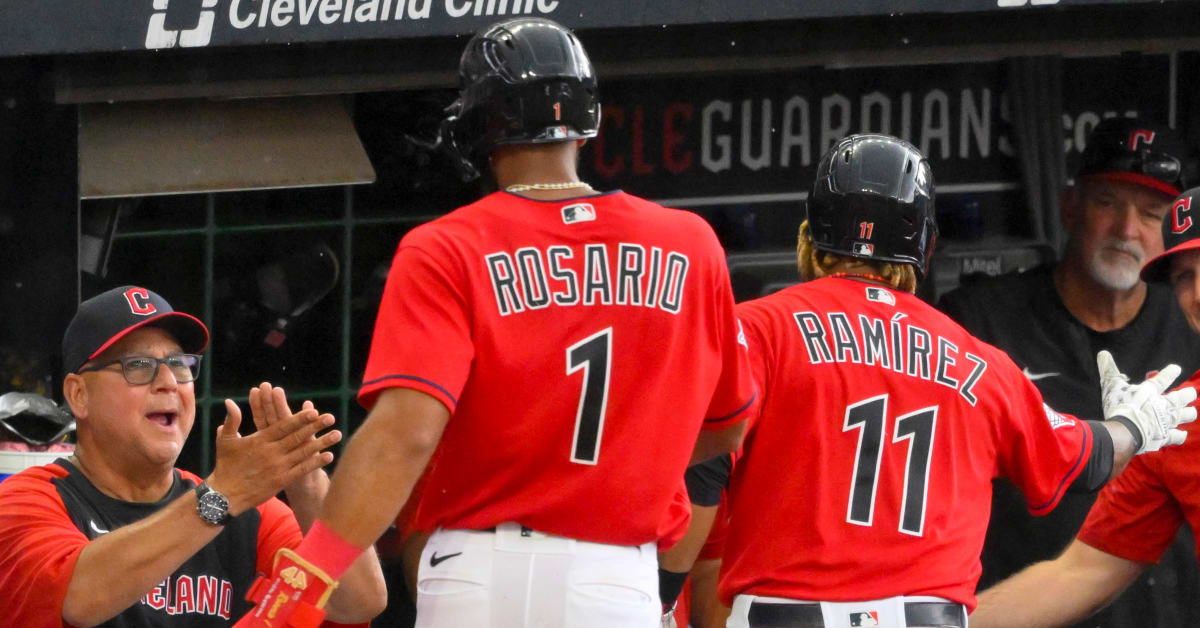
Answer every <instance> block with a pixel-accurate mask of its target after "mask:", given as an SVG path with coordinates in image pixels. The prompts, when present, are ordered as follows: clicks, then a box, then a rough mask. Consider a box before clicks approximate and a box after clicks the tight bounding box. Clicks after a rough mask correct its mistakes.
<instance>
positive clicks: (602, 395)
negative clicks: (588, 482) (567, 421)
mask: <svg viewBox="0 0 1200 628" xmlns="http://www.w3.org/2000/svg"><path fill="white" fill-rule="evenodd" d="M611 355H612V327H606V328H604V329H602V330H600V331H598V332H596V333H594V334H592V335H591V336H588V337H587V338H584V339H583V340H580V341H579V342H577V343H575V344H573V345H571V346H570V347H567V375H571V374H573V373H575V372H576V371H578V370H580V369H582V370H583V392H582V393H580V395H579V410H577V411H576V412H575V436H574V438H572V439H571V462H578V463H579V464H596V461H597V460H598V459H599V458H600V434H601V432H602V431H603V430H604V411H605V409H606V408H607V407H608V380H609V375H610V367H611V362H610V360H609V356H611Z"/></svg>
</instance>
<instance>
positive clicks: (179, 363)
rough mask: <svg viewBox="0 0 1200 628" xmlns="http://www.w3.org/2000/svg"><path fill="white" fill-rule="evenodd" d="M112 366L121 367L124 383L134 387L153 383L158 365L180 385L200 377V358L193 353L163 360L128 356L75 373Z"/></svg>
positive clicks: (142, 356) (172, 356)
mask: <svg viewBox="0 0 1200 628" xmlns="http://www.w3.org/2000/svg"><path fill="white" fill-rule="evenodd" d="M114 364H120V365H121V374H122V375H124V376H125V381H127V382H129V383H130V384H133V385H134V386H141V385H143V384H149V383H150V382H152V381H154V377H155V376H156V375H158V366H159V365H160V364H164V365H166V367H167V369H168V370H170V371H171V375H174V376H175V381H176V382H179V383H180V384H186V383H188V382H194V381H196V377H198V376H199V375H200V356H198V355H196V354H194V353H176V354H175V355H169V356H167V357H165V358H156V357H154V356H149V355H130V356H125V357H123V358H117V359H116V360H112V361H111V362H105V363H103V364H94V365H92V366H88V367H84V368H81V369H79V370H78V371H75V372H76V373H86V372H88V371H99V370H101V369H106V368H108V367H110V366H112V365H114Z"/></svg>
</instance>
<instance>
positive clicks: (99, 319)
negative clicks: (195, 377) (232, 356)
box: [62, 286, 208, 373]
mask: <svg viewBox="0 0 1200 628" xmlns="http://www.w3.org/2000/svg"><path fill="white" fill-rule="evenodd" d="M147 325H152V326H154V327H161V328H163V329H165V330H167V331H168V332H170V334H171V335H172V336H174V337H175V340H176V341H177V342H179V346H180V347H182V348H183V350H184V351H185V352H186V353H200V352H201V351H204V348H205V347H207V346H208V328H207V327H205V326H204V323H201V322H200V319H198V318H196V317H195V316H192V315H191V314H185V313H183V312H176V311H175V310H174V309H173V308H172V307H171V304H170V303H167V300H166V299H164V298H162V297H161V296H159V295H158V294H157V293H155V292H153V291H151V290H148V289H146V288H141V287H138V286H121V287H119V288H113V289H112V290H109V291H107V292H102V293H100V294H98V295H96V296H94V297H92V298H90V299H88V300H86V301H84V302H83V303H80V304H79V309H78V310H76V312H75V317H74V318H72V319H71V323H70V324H69V325H67V332H66V333H65V334H63V344H62V351H63V370H64V371H65V372H66V373H74V372H75V371H77V370H79V367H81V366H83V365H84V364H86V363H87V361H88V360H91V359H94V358H95V357H96V356H98V355H100V354H101V353H103V352H104V350H105V349H107V348H109V347H111V346H112V345H113V344H114V343H115V342H117V341H118V340H120V339H122V338H124V337H125V336H127V335H129V333H130V332H132V331H133V330H135V329H138V328H140V327H145V326H147Z"/></svg>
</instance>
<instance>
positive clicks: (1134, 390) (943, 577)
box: [719, 135, 1195, 628]
mask: <svg viewBox="0 0 1200 628" xmlns="http://www.w3.org/2000/svg"><path fill="white" fill-rule="evenodd" d="M936 235H937V228H936V225H935V222H934V203H933V179H932V175H931V173H930V169H929V165H928V163H927V162H926V160H925V159H924V157H923V156H922V155H921V154H920V152H919V151H917V150H916V149H915V148H913V147H912V146H911V145H909V144H908V143H906V142H903V141H901V140H897V139H895V138H892V137H887V136H879V135H856V136H850V137H848V138H846V139H844V140H842V141H840V142H838V143H837V144H836V145H834V146H833V147H832V148H831V150H830V151H829V152H828V153H827V154H826V155H825V156H824V157H823V158H822V160H821V162H820V163H819V165H818V167H817V179H816V182H815V184H814V187H813V191H812V194H811V195H810V196H809V202H808V220H807V221H806V222H805V223H804V224H803V225H802V226H801V230H800V241H799V253H798V257H799V264H800V270H801V273H800V274H801V277H802V278H803V279H808V280H811V281H809V282H808V283H804V284H801V285H797V286H793V287H791V288H788V289H785V290H783V291H780V292H778V293H776V294H774V295H771V296H768V297H765V298H762V299H758V300H755V301H750V302H747V303H743V304H741V305H739V306H738V317H739V319H740V320H741V322H742V324H743V325H744V328H745V334H746V338H747V340H748V342H749V345H750V352H751V365H752V366H751V368H752V371H753V372H754V376H755V380H756V381H757V383H758V387H759V390H760V391H761V393H762V402H761V412H760V413H759V414H758V415H757V417H756V418H755V419H753V420H752V423H751V426H750V427H749V428H748V430H747V434H746V441H745V445H744V453H743V456H742V457H741V458H739V460H738V463H737V465H736V466H735V468H734V470H733V477H732V483H731V486H730V496H731V520H730V528H729V532H728V538H727V540H726V543H727V545H726V552H725V558H724V561H723V564H722V571H721V581H720V585H719V593H720V596H721V598H722V601H724V602H725V603H726V604H729V603H731V602H732V607H733V612H732V614H731V616H730V619H729V626H736V627H744V626H752V627H764V626H771V627H776V626H830V627H837V628H848V627H850V626H867V625H883V626H900V627H903V626H909V627H914V626H965V625H966V613H967V610H968V609H970V608H971V607H973V606H974V595H973V593H974V586H975V582H976V579H977V578H978V576H979V571H980V567H979V552H980V548H981V546H982V544H983V537H984V531H985V528H986V525H987V517H986V516H985V515H984V513H986V512H987V509H988V503H989V499H990V491H991V480H992V478H993V477H995V476H997V475H1005V476H1007V477H1009V478H1010V479H1012V481H1013V482H1014V483H1016V484H1017V485H1018V486H1020V487H1021V488H1022V489H1023V491H1024V493H1025V495H1026V496H1027V500H1028V505H1029V508H1030V510H1031V511H1032V512H1034V513H1044V512H1046V511H1048V510H1050V509H1052V508H1053V507H1054V505H1055V504H1056V503H1057V501H1058V500H1059V498H1060V497H1061V496H1062V494H1063V492H1064V491H1066V490H1070V489H1072V488H1083V489H1094V488H1095V487H1097V486H1098V485H1099V484H1101V483H1102V482H1104V481H1105V480H1107V479H1108V477H1109V476H1110V474H1111V472H1112V470H1113V469H1119V468H1121V467H1122V466H1124V464H1125V463H1126V462H1127V461H1128V460H1129V459H1130V457H1131V456H1132V455H1133V454H1134V453H1135V452H1142V451H1149V450H1153V449H1158V448H1159V447H1162V446H1164V445H1166V444H1168V443H1177V442H1182V439H1181V438H1180V437H1181V433H1180V432H1178V430H1175V429H1174V428H1175V426H1176V425H1177V424H1178V423H1179V422H1180V421H1181V420H1193V419H1194V418H1195V411H1194V410H1193V409H1191V408H1187V407H1185V406H1186V403H1187V402H1188V401H1190V400H1191V399H1194V398H1195V391H1194V390H1189V391H1186V392H1180V393H1171V394H1168V395H1162V394H1161V393H1162V391H1163V389H1164V388H1165V387H1166V385H1168V384H1169V383H1170V381H1171V380H1172V379H1173V378H1174V377H1175V376H1176V375H1178V372H1179V368H1178V367H1177V366H1173V365H1172V366H1171V367H1168V368H1167V369H1164V373H1163V374H1162V375H1159V376H1157V377H1156V378H1153V379H1152V380H1149V381H1147V382H1146V383H1143V384H1139V385H1137V386H1130V385H1129V384H1127V383H1125V382H1123V381H1122V380H1120V379H1119V377H1117V376H1116V373H1115V366H1113V365H1112V360H1111V356H1108V355H1107V354H1102V355H1101V356H1100V358H1099V361H1100V364H1101V373H1107V374H1109V375H1110V377H1108V378H1105V380H1104V381H1105V382H1106V386H1107V387H1108V389H1106V391H1105V393H1107V394H1106V395H1105V397H1106V413H1105V414H1106V417H1108V418H1110V419H1111V420H1108V421H1102V422H1101V421H1095V422H1090V421H1089V422H1085V421H1082V420H1079V419H1076V418H1075V417H1072V416H1068V415H1062V414H1059V413H1056V412H1055V411H1053V410H1052V409H1050V408H1049V407H1047V406H1046V405H1045V404H1044V403H1043V402H1042V398H1041V395H1040V394H1039V393H1038V391H1037V389H1036V388H1035V387H1034V386H1033V385H1032V384H1030V383H1029V381H1028V380H1027V379H1026V378H1025V377H1024V376H1023V375H1022V374H1021V370H1020V369H1019V368H1017V367H1016V366H1015V365H1014V364H1013V362H1012V361H1011V360H1009V359H1008V358H1007V357H1006V356H1005V354H1004V353H1002V352H1001V351H999V350H998V349H995V348H994V347H991V346H989V345H986V344H984V343H982V342H980V341H978V340H975V339H974V338H972V337H971V336H970V335H969V334H967V332H965V331H964V330H963V329H962V328H961V327H959V326H958V325H957V324H955V323H954V322H952V321H951V320H950V319H949V318H947V317H946V316H944V315H943V314H941V313H940V312H938V311H936V310H934V309H933V308H932V307H930V306H929V305H927V304H926V303H924V302H922V301H921V300H919V299H918V298H917V297H916V296H914V295H913V291H914V290H915V288H916V285H917V281H918V280H919V279H920V278H921V277H922V276H923V275H924V273H925V271H926V269H927V266H928V260H929V256H930V254H931V252H932V249H933V245H934V240H935V239H936ZM766 530H769V531H770V536H769V537H765V536H764V531H766Z"/></svg>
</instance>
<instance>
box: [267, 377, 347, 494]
mask: <svg viewBox="0 0 1200 628" xmlns="http://www.w3.org/2000/svg"><path fill="white" fill-rule="evenodd" d="M315 409H316V408H315V406H314V405H313V402H312V401H308V400H306V401H305V402H304V403H303V404H301V408H300V411H301V412H303V411H305V410H315ZM250 414H251V416H253V417H254V426H255V427H256V428H258V429H260V430H263V429H266V428H268V427H270V426H271V425H272V424H274V423H278V422H279V421H283V420H286V419H287V418H288V417H290V416H292V409H291V406H290V405H289V404H288V400H287V394H286V393H285V392H284V390H283V387H281V386H272V385H271V384H270V383H269V382H263V383H261V384H259V385H258V386H256V387H254V388H251V389H250ZM322 416H330V417H332V415H330V414H322ZM312 438H314V439H315V438H316V435H315V434H314V435H313V436H312ZM340 439H341V436H340V434H339V437H338V440H340ZM322 466H324V465H322ZM327 485H328V478H326V477H325V472H324V471H322V470H321V469H320V468H316V469H313V470H312V471H310V472H308V473H305V474H302V475H300V476H299V477H297V478H296V480H295V481H294V482H291V483H289V484H287V485H286V486H284V487H283V488H284V490H285V491H287V493H288V499H289V500H291V499H293V498H295V497H297V496H296V495H294V493H295V492H296V491H310V492H311V493H313V494H314V495H317V494H319V495H320V496H324V494H325V490H326V489H327V488H328V486H327Z"/></svg>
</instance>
